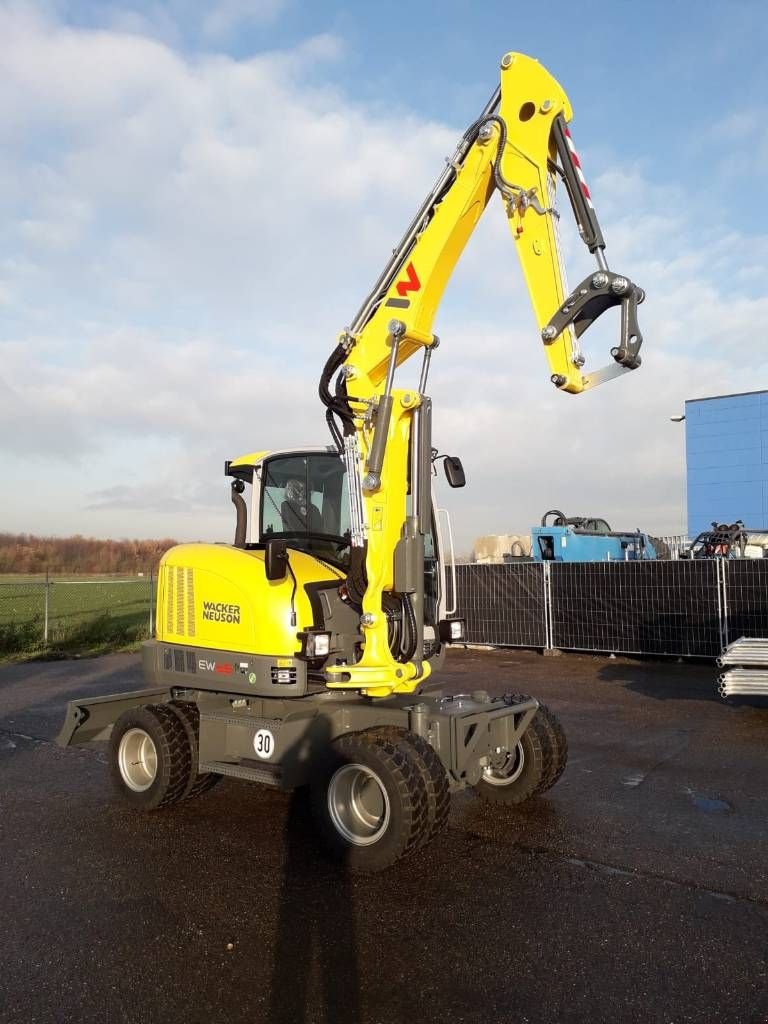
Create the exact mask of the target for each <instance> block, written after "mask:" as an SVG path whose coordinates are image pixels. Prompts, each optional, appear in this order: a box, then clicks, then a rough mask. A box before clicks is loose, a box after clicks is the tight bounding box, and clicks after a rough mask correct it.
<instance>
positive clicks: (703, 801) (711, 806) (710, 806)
mask: <svg viewBox="0 0 768 1024" xmlns="http://www.w3.org/2000/svg"><path fill="white" fill-rule="evenodd" d="M687 793H688V796H689V797H690V798H691V801H692V802H693V806H694V807H697V808H698V809H699V810H700V811H704V812H705V813H706V814H724V813H727V812H728V811H732V810H733V807H732V806H731V805H730V804H729V803H728V801H727V800H718V799H717V797H713V796H702V794H701V793H694V792H693V790H690V789H689V790H687Z"/></svg>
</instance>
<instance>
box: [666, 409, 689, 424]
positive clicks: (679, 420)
mask: <svg viewBox="0 0 768 1024" xmlns="http://www.w3.org/2000/svg"><path fill="white" fill-rule="evenodd" d="M669 419H670V422H671V423H682V422H683V420H684V419H685V413H684V412H679V413H677V415H676V416H670V417H669Z"/></svg>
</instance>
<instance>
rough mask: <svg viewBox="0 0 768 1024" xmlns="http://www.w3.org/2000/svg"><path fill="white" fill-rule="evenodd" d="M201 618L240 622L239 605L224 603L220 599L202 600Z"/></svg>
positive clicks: (213, 620) (209, 620)
mask: <svg viewBox="0 0 768 1024" xmlns="http://www.w3.org/2000/svg"><path fill="white" fill-rule="evenodd" d="M203 618H204V619H207V620H208V622H231V623H233V624H234V625H239V624H240V605H239V604H224V603H223V602H222V601H203Z"/></svg>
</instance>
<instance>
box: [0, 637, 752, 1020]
mask: <svg viewBox="0 0 768 1024" xmlns="http://www.w3.org/2000/svg"><path fill="white" fill-rule="evenodd" d="M715 679H716V670H715V668H714V667H713V666H712V665H690V664H677V663H675V662H673V661H668V662H662V661H657V662H640V661H632V660H629V659H607V658H593V657H590V656H577V655H565V656H562V657H559V658H548V657H547V658H544V657H542V656H540V655H538V654H535V653H531V652H525V651H517V652H512V651H496V652H485V651H482V652H481V651H466V652H463V651H456V652H452V655H451V657H450V659H449V663H448V667H447V669H446V671H445V673H444V674H443V676H442V677H441V680H440V681H439V685H440V686H442V687H444V688H445V689H446V691H451V692H460V691H463V690H475V689H479V688H486V689H489V690H491V691H492V692H502V691H503V690H505V689H513V690H515V691H517V692H520V691H525V692H530V693H532V694H534V695H535V696H537V697H539V698H540V699H541V700H544V701H545V702H546V703H548V704H549V705H550V706H551V707H552V708H553V709H554V710H555V711H556V712H557V713H558V714H559V715H560V716H561V718H562V721H563V723H564V725H565V728H566V730H567V733H568V737H569V741H570V749H571V758H570V762H569V767H568V769H567V771H566V773H565V775H564V777H563V779H562V780H561V782H560V783H559V784H558V785H557V786H556V787H555V789H553V790H552V791H551V792H550V793H548V794H547V795H546V797H543V798H539V799H537V800H535V801H532V802H531V803H530V804H529V805H526V806H525V807H524V808H523V809H518V810H517V811H516V812H510V811H499V810H498V809H496V808H489V807H486V806H485V805H483V804H481V803H480V802H479V801H478V800H477V799H475V798H474V797H473V796H472V795H471V794H462V795H460V796H459V797H455V798H454V801H453V804H454V806H453V810H452V814H451V818H450V822H449V827H448V830H447V831H446V833H444V834H443V835H442V836H440V837H439V838H438V839H437V840H436V841H435V842H433V843H432V844H431V845H430V846H429V847H427V848H426V849H425V850H423V851H422V852H420V853H419V854H417V855H415V856H413V857H411V858H409V859H405V860H403V861H401V862H400V863H399V864H397V865H396V866H395V867H394V868H392V869H391V870H389V871H388V872H386V873H384V874H382V875H377V876H373V877H365V878H363V877H354V876H350V875H348V874H347V873H345V872H344V870H343V869H340V868H338V867H336V866H334V865H333V864H330V863H329V862H327V861H326V860H325V859H324V857H323V856H322V855H321V854H320V853H319V851H318V849H317V847H316V843H315V840H314V836H313V834H312V829H311V826H310V824H309V822H308V817H307V813H306V807H305V806H304V801H303V798H302V796H301V794H298V795H290V794H282V793H277V792H273V791H269V790H265V789H262V788H260V787H257V786H255V785H253V784H249V783H246V782H240V781H237V780H229V779H227V780H225V781H224V782H223V783H222V784H221V785H220V786H218V787H217V788H216V789H214V790H213V791H212V792H210V793H208V794H207V795H205V796H203V797H200V798H199V799H198V800H195V801H189V802H186V803H182V804H179V805H176V806H175V807H173V808H170V809H168V810H165V811H161V812H158V813H155V814H149V815H139V814H137V813H136V812H134V811H132V810H130V809H129V808H127V807H125V806H123V805H121V804H120V803H118V802H116V801H115V800H114V799H113V798H112V795H111V792H110V787H109V781H108V777H107V768H106V759H105V751H104V748H103V747H102V746H96V745H94V746H92V747H81V748H74V749H69V750H60V749H59V748H57V747H56V746H55V744H54V743H53V738H54V736H55V734H56V733H57V731H58V729H59V727H60V725H61V721H62V717H63V710H64V705H65V703H66V701H67V700H69V699H72V698H75V697H79V696H86V695H95V694H100V693H111V692H116V691H118V690H130V689H137V688H139V687H140V686H141V673H140V667H139V659H138V656H136V655H113V656H110V657H106V658H99V659H93V660H82V661H67V662H51V663H31V664H27V665H17V666H6V667H4V668H2V669H0V1022H2V1024H11V1022H13V1024H38V1022H39V1024H48V1022H56V1024H64V1022H70V1021H71V1022H99V1024H104V1022H109V1024H113V1022H130V1024H155V1022H158V1024H159V1022H163V1024H172V1022H175V1021H184V1022H189V1024H197V1022H200V1024H209V1022H210V1024H218V1022H222V1024H224V1022H227V1024H238V1022H241V1021H242V1022H248V1024H261V1022H264V1024H301V1022H315V1021H317V1022H328V1024H400V1022H409V1024H410V1022H419V1024H423V1022H432V1021H435V1022H437V1021H439V1022H441V1024H443V1022H445V1024H453V1022H457V1024H458V1022H473V1024H474V1022H478V1024H480V1022H482V1024H513V1022H515V1024H532V1022H537V1024H538V1022H560V1021H563V1022H591V1024H600V1022H611V1024H614V1022H619V1024H622V1022H635V1021H637V1022H643V1024H655V1022H659V1024H662V1022H663V1024H682V1022H688V1021H695V1022H702V1024H713V1022H719V1021H728V1022H738V1024H741V1022H744V1024H765V1022H768V858H767V857H766V840H767V838H768V785H766V782H768V770H767V769H766V765H767V763H768V709H766V708H755V707H751V706H748V705H742V706H736V707H734V706H727V705H725V704H723V703H722V702H721V701H720V699H719V697H718V696H717V694H716V686H715Z"/></svg>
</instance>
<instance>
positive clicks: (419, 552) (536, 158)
mask: <svg viewBox="0 0 768 1024" xmlns="http://www.w3.org/2000/svg"><path fill="white" fill-rule="evenodd" d="M571 117H572V112H571V106H570V103H569V101H568V97H567V96H566V94H565V92H564V91H563V89H562V88H561V86H560V85H559V84H558V82H557V81H556V80H555V79H554V78H553V77H552V76H551V75H550V74H549V73H548V72H547V71H546V70H545V68H543V67H542V66H541V65H540V64H539V63H538V62H537V61H535V60H533V59H531V58H530V57H526V56H524V55H522V54H516V53H508V54H506V55H505V56H504V58H503V60H502V63H501V84H500V87H499V88H498V89H497V90H496V92H495V93H494V95H493V96H492V97H491V100H490V101H489V103H488V104H487V105H486V107H485V108H484V110H483V111H482V113H481V115H480V117H479V118H478V119H477V120H476V121H475V122H474V123H473V124H472V125H471V126H470V127H469V128H468V129H467V131H466V132H465V133H464V135H463V136H462V138H461V139H460V141H459V144H458V146H457V148H456V151H455V153H454V154H453V157H452V158H451V159H450V160H449V161H448V162H447V166H446V168H445V170H444V171H443V173H442V174H441V175H440V177H439V178H438V180H437V182H436V183H435V186H434V188H433V189H432V191H431V192H430V194H429V195H428V196H427V198H426V199H425V201H424V203H423V204H422V206H421V207H420V209H419V211H418V213H417V215H416V217H415V218H414V220H413V222H412V223H411V225H410V226H409V228H408V230H407V232H406V234H405V235H404V237H403V239H402V240H401V242H400V244H399V245H398V246H397V248H396V249H395V250H394V252H393V255H392V258H391V260H390V261H389V263H388V264H387V266H386V267H385V269H384V271H383V272H382V274H381V276H380V277H379V280H378V281H377V282H376V284H375V285H374V287H373V289H372V291H371V293H370V294H369V296H368V297H367V299H366V301H365V302H364V303H363V305H362V307H361V309H360V310H359V311H358V313H357V315H356V317H355V318H354V320H353V321H352V323H351V325H350V327H349V328H347V329H346V330H345V331H343V332H342V334H341V335H340V336H339V340H338V345H337V347H336V349H335V350H334V352H333V353H332V354H331V356H330V358H329V359H328V361H327V363H326V366H325V368H324V370H323V374H322V377H321V380H320V397H321V399H322V401H323V402H324V404H325V405H326V408H327V420H328V423H329V426H330V427H331V431H332V433H333V435H334V438H335V440H336V443H337V445H338V447H339V451H340V453H342V454H343V457H344V459H345V462H346V466H347V472H348V475H349V491H350V519H351V545H352V557H351V568H350V574H349V577H348V581H347V586H348V591H349V597H350V600H351V601H352V602H353V603H356V604H358V605H359V606H360V608H361V619H360V621H361V627H362V630H363V634H364V637H365V643H364V649H363V654H362V657H361V659H360V660H359V661H358V662H356V663H355V664H354V665H343V666H334V667H331V668H329V669H328V676H329V683H328V685H329V686H331V687H342V688H355V689H360V690H362V691H364V692H366V693H368V694H369V695H370V696H386V695H388V694H390V693H392V692H410V691H412V690H414V689H415V688H416V687H417V686H418V685H419V684H420V682H421V681H422V680H423V679H425V678H426V676H427V675H428V672H429V665H428V664H427V663H426V662H425V661H424V660H423V657H422V654H423V628H422V627H423V623H421V622H420V619H419V616H420V613H421V602H422V600H423V590H421V589H420V588H421V587H423V583H421V582H420V580H419V571H420V566H422V565H423V544H424V534H425V533H426V532H427V531H428V525H427V517H428V515H430V514H431V513H430V512H429V489H428V483H429V481H428V476H429V468H430V467H429V456H428V452H429V451H431V435H430V429H429V427H430V418H431V402H430V400H429V398H428V397H427V396H426V394H425V390H426V383H427V375H428V371H429V365H430V359H431V356H432V353H433V351H434V350H435V349H436V348H437V345H438V344H439V341H438V338H437V337H436V336H435V335H434V334H433V333H432V326H433V321H434V317H435V313H436V311H437V307H438V305H439V302H440V300H441V298H442V295H443V292H444V290H445V287H446V285H447V283H448V279H449V278H450V276H451V273H452V272H453V269H454V267H455V266H456V263H457V262H458V259H459V257H460V255H461V253H462V251H463V249H464V246H465V245H466V243H467V241H468V239H469V237H470V235H471V234H472V232H473V231H474V229H475V226H476V225H477V222H478V221H479V219H480V217H481V216H482V214H483V212H484V210H485V208H486V206H487V205H488V203H489V202H490V200H491V197H492V196H493V194H494V192H496V191H498V192H499V193H500V196H501V199H502V201H503V204H504V208H505V211H506V215H507V219H508V223H509V226H510V230H511V232H512V237H513V239H514V244H515V247H516V249H517V253H518V257H519V259H520V263H521V266H522V270H523V275H524V277H525V281H526V284H527V287H528V291H529V294H530V297H531V302H532V305H533V310H534V314H535V317H536V321H537V324H538V328H539V331H540V336H541V340H542V342H543V345H544V350H545V354H546V356H547V359H548V362H549V367H550V371H551V380H552V382H553V384H554V385H555V386H556V387H557V388H558V389H559V390H562V391H567V392H569V393H572V394H578V393H580V392H582V391H585V390H587V389H589V388H591V387H594V386H595V385H597V384H600V383H602V382H603V381H605V380H608V379H610V378H611V377H614V376H616V375H618V374H621V373H625V372H627V371H629V370H632V369H635V368H636V367H637V366H639V365H640V356H639V354H638V353H639V348H640V345H641V343H642V336H641V334H640V331H639V328H638V325H637V305H638V304H639V303H640V302H642V300H643V298H644V293H643V292H642V290H641V289H640V288H638V287H637V286H636V285H635V284H633V283H632V281H631V280H630V279H629V278H627V277H625V276H623V275H621V274H616V273H614V272H612V271H611V270H610V269H609V268H608V265H607V262H606V259H605V254H604V249H605V242H604V239H603V236H602V232H601V231H600V226H599V224H598V221H597V217H596V214H595V211H594V207H593V205H592V199H591V196H590V193H589V189H588V187H587V185H586V181H585V179H584V175H583V172H582V170H581V165H580V161H579V158H578V155H577V153H576V150H575V148H574V146H573V142H572V139H571V136H570V132H569V129H568V122H569V121H570V120H571ZM558 180H562V182H563V183H564V185H565V189H566V192H567V194H568V197H569V199H570V203H571V206H572V208H573V211H574V214H575V216H576V221H577V225H578V228H579V233H580V235H581V237H582V240H583V241H584V243H585V244H586V245H587V247H588V248H589V250H590V251H591V252H592V253H593V254H594V256H595V259H596V264H597V265H596V269H595V272H594V273H592V274H591V275H590V276H589V277H587V278H586V279H585V280H584V281H582V282H581V283H580V284H579V285H578V287H577V288H576V289H574V290H573V291H570V292H569V291H568V288H567V285H566V282H565V272H564V267H563V261H562V256H561V250H560V242H559V237H558V213H557V211H556V210H555V206H554V203H555V191H556V185H557V182H558ZM613 306H620V307H621V324H620V336H619V340H618V344H617V345H616V346H615V347H614V348H613V349H612V350H611V356H612V362H611V363H609V364H608V365H607V366H605V367H603V368H602V369H599V370H596V371H585V369H584V362H585V359H584V356H583V355H582V352H581V348H580V342H579V339H580V337H581V335H582V334H583V333H584V331H585V330H586V329H587V328H588V327H589V326H590V325H591V324H592V323H593V322H594V321H595V320H596V319H597V318H598V317H599V316H600V315H601V314H602V313H603V312H605V311H606V310H607V309H609V308H611V307H613ZM417 353H421V354H422V363H421V375H420V380H419V384H418V387H417V388H413V389H410V390H407V389H398V388H396V387H395V378H396V373H397V369H398V367H399V366H401V365H402V364H403V363H404V362H405V361H406V360H408V359H409V358H410V357H411V356H413V355H415V354H417ZM334 378H335V386H334V391H333V392H332V391H331V385H332V382H333V380H334ZM385 595H389V599H390V600H391V599H392V598H394V599H397V600H400V601H402V604H403V618H404V620H407V621H409V622H410V628H411V633H412V635H413V639H412V642H411V643H410V644H409V645H408V646H407V647H406V649H405V650H404V651H403V650H402V649H400V650H399V651H396V652H393V651H392V650H391V641H390V637H389V633H388V624H387V617H386V614H385V612H384V606H385V604H386V601H385Z"/></svg>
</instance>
